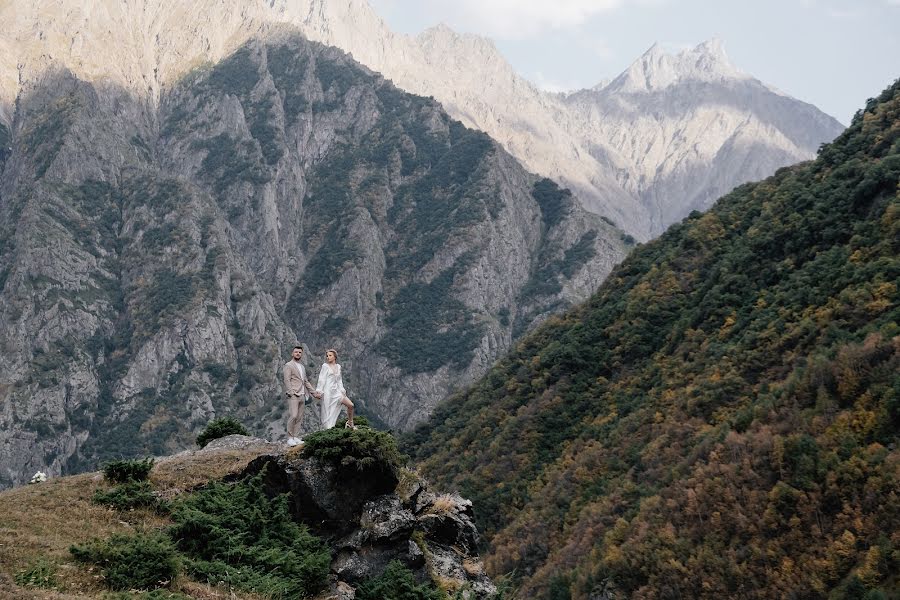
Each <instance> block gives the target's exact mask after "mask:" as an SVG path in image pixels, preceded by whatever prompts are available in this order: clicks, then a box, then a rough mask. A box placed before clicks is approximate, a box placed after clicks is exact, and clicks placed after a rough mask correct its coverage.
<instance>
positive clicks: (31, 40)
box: [0, 0, 842, 240]
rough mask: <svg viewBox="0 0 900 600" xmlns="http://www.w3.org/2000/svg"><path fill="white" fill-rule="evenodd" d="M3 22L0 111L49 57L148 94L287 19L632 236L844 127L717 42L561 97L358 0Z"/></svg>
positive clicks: (90, 9)
mask: <svg viewBox="0 0 900 600" xmlns="http://www.w3.org/2000/svg"><path fill="white" fill-rule="evenodd" d="M0 22H3V23H4V24H8V26H6V27H4V28H3V31H0V57H2V58H3V59H4V60H2V61H0V121H4V120H5V121H6V122H7V123H8V122H9V120H8V118H4V117H8V116H9V115H10V114H11V111H12V107H13V104H14V101H15V98H16V96H17V95H18V94H19V92H20V90H21V89H22V88H23V87H27V85H28V83H29V82H31V81H34V80H36V79H39V78H40V77H42V76H43V73H44V72H45V71H46V70H47V69H48V68H50V67H53V66H64V67H66V68H68V69H70V70H72V71H73V72H74V73H75V74H76V75H77V76H79V77H80V78H82V79H86V80H88V81H97V80H108V81H112V82H114V83H116V84H117V85H121V86H124V87H125V88H127V89H129V90H131V91H132V92H133V93H135V94H137V95H139V96H141V97H146V98H147V99H148V100H149V101H150V102H158V101H159V99H160V97H161V96H162V94H163V93H164V89H165V88H166V86H171V85H172V84H173V83H174V82H175V81H176V80H177V79H178V78H179V77H181V76H182V75H183V74H184V73H186V72H187V71H189V70H190V69H192V68H194V67H196V66H197V65H199V64H202V63H204V62H213V63H215V62H217V61H219V60H220V59H222V58H223V57H225V56H226V55H228V54H230V53H231V52H232V51H233V50H234V49H236V48H237V47H238V46H240V45H241V44H242V43H244V42H245V41H246V40H247V39H249V38H251V37H254V36H259V35H267V34H269V33H271V32H272V31H273V30H278V29H280V28H282V27H287V28H290V29H291V30H294V31H299V32H301V33H302V34H303V35H304V36H306V37H307V38H309V39H311V40H315V41H319V42H322V43H325V44H328V45H332V46H336V47H339V48H342V49H344V50H345V51H347V52H350V53H351V54H352V55H353V57H354V59H356V60H358V61H360V62H361V63H363V64H365V65H366V66H368V67H369V68H371V69H373V70H375V71H378V72H380V73H382V74H384V75H385V77H387V78H389V79H391V80H392V81H393V82H394V83H395V84H396V85H397V86H398V87H400V88H402V89H404V90H407V91H409V92H412V93H415V94H421V95H424V96H433V97H434V98H436V99H437V100H438V101H439V102H441V103H442V105H443V106H444V107H445V109H446V110H447V111H448V112H449V113H450V115H451V116H453V117H454V118H457V119H459V120H460V121H462V123H463V124H465V125H467V126H469V127H473V128H477V129H480V130H482V131H484V132H486V133H488V134H489V135H490V136H491V137H493V138H494V139H496V140H498V141H499V142H500V143H501V144H502V145H503V147H504V148H506V150H507V151H509V152H510V153H511V154H512V155H513V156H515V157H516V158H518V159H519V160H520V161H521V162H522V163H523V164H524V165H525V166H526V167H527V168H528V169H530V170H531V171H533V172H535V173H539V174H541V175H544V176H547V177H551V178H553V179H554V180H555V181H557V182H560V183H561V184H563V185H564V186H566V187H569V188H571V189H573V190H574V191H575V192H576V195H577V196H578V197H579V199H580V200H581V202H582V203H583V204H584V206H586V207H587V208H588V209H589V210H591V211H593V212H596V213H598V214H602V215H605V216H606V217H607V218H609V219H611V220H612V221H614V222H616V223H617V224H619V225H620V226H621V227H622V228H624V229H625V230H626V231H628V232H629V233H631V234H633V235H634V236H635V237H637V238H638V239H640V240H646V239H649V238H651V237H653V236H655V235H658V234H659V233H660V232H661V231H662V230H664V229H665V227H666V226H667V225H669V224H670V223H672V222H675V221H677V220H678V219H680V218H682V217H683V216H685V215H686V214H687V213H688V212H689V211H690V210H692V209H695V208H707V207H708V206H709V204H710V203H711V202H712V201H713V200H714V199H715V198H717V197H718V196H719V195H721V194H722V193H724V192H727V191H729V190H730V189H731V188H733V187H734V186H735V185H737V184H739V183H743V182H745V181H749V180H753V179H757V178H759V177H763V176H766V175H769V174H771V173H772V172H773V171H774V169H775V168H777V167H780V166H784V165H787V164H792V163H794V162H796V161H798V160H805V159H808V158H811V157H812V156H813V155H814V153H815V150H816V148H817V147H818V145H819V144H820V143H822V142H826V141H830V140H831V139H833V138H834V136H836V135H837V134H838V133H839V132H840V130H841V129H842V127H841V126H840V124H839V123H837V122H836V121H835V120H834V119H831V118H830V117H827V116H826V115H824V114H823V113H821V112H820V111H818V110H817V109H815V108H814V107H811V106H809V105H806V104H804V103H802V102H799V101H797V100H794V99H792V98H788V97H786V96H784V95H782V94H778V93H775V92H772V91H771V90H769V89H768V88H766V87H765V86H764V85H762V84H761V83H759V82H758V81H755V80H752V79H751V78H749V77H748V76H747V75H745V74H742V73H740V72H739V71H738V70H737V69H735V68H734V67H733V66H731V65H730V64H729V63H728V62H727V60H726V59H725V57H724V53H723V52H722V50H721V48H720V47H719V46H718V45H717V44H715V43H707V44H702V45H700V46H698V47H697V48H696V49H694V50H692V51H689V52H685V53H682V54H681V55H679V56H676V57H672V56H668V55H666V54H664V53H663V52H661V51H660V50H659V49H658V48H654V49H651V51H650V52H648V53H647V54H646V55H645V56H643V57H641V58H640V59H639V60H638V61H636V62H635V64H634V65H632V66H631V67H630V68H629V69H628V70H627V71H626V72H625V73H623V74H622V75H621V76H620V77H619V78H617V79H616V81H615V82H614V83H613V84H612V85H610V86H607V87H606V88H603V89H602V90H599V91H596V90H594V91H589V90H585V91H583V92H580V93H578V94H576V95H575V96H573V97H571V98H569V99H567V100H566V101H563V100H562V99H561V98H559V97H557V96H556V95H554V94H548V93H544V92H542V91H541V90H539V89H537V88H536V87H535V86H534V85H533V84H531V83H530V82H528V81H527V80H525V79H524V78H522V77H520V76H519V75H517V74H516V73H515V72H514V71H513V69H512V67H511V66H510V65H509V63H507V61H506V60H505V59H504V58H503V56H502V55H501V54H500V53H499V51H498V50H497V49H496V48H495V47H494V45H493V44H492V43H491V42H490V41H489V40H486V39H484V38H481V37H478V36H474V35H468V34H458V33H456V32H454V31H452V30H450V29H449V28H447V27H445V26H438V27H434V28H432V29H429V30H427V31H425V32H423V33H421V34H420V35H418V36H416V37H410V36H406V35H399V34H395V33H393V32H391V31H390V30H389V29H388V28H387V26H386V25H385V24H384V22H382V21H381V19H380V18H379V17H378V16H377V15H376V14H375V13H374V11H373V10H372V9H371V8H370V7H369V5H368V4H367V3H366V2H365V1H364V0H349V1H347V2H331V1H327V0H297V1H291V2H288V1H286V0H273V1H271V2H266V1H264V0H242V2H239V3H229V4H228V5H227V6H222V5H221V4H220V3H217V2H214V1H213V0H202V1H200V2H192V3H185V2H183V1H181V0H162V1H160V2H147V0H125V1H112V0H91V1H90V2H74V1H73V0H63V1H61V2H56V3H52V4H48V3H27V2H22V1H21V0H16V1H11V2H7V3H5V4H2V5H0ZM123 23H125V24H127V26H124V27H123V26H122V24H123ZM35 32H37V35H35ZM110 48H115V52H111V51H110ZM648 86H649V87H648ZM4 104H5V106H4Z"/></svg>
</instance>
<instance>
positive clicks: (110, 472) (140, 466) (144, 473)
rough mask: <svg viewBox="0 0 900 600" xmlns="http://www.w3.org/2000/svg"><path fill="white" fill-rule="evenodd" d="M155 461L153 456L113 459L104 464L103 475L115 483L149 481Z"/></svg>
mask: <svg viewBox="0 0 900 600" xmlns="http://www.w3.org/2000/svg"><path fill="white" fill-rule="evenodd" d="M154 462H155V461H154V459H153V458H152V457H147V458H145V459H142V460H134V459H131V460H128V459H121V460H112V461H110V462H108V463H106V464H105V465H103V469H102V470H103V477H105V478H106V480H107V481H110V482H113V483H129V482H132V481H147V478H148V477H150V471H151V470H153V464H154Z"/></svg>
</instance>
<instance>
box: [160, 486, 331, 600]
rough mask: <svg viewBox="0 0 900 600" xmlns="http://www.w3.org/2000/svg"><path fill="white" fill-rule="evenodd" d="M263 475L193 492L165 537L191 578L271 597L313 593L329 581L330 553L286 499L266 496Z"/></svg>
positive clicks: (177, 510)
mask: <svg viewBox="0 0 900 600" xmlns="http://www.w3.org/2000/svg"><path fill="white" fill-rule="evenodd" d="M264 475H265V473H264V472H262V473H260V474H259V475H257V476H256V477H253V478H251V479H248V480H246V481H243V482H240V483H237V484H225V483H213V484H212V485H210V486H209V487H207V488H205V489H203V490H201V491H199V492H197V493H195V494H192V495H191V496H189V497H188V498H186V499H184V500H183V501H181V502H180V503H179V504H178V505H177V506H176V507H175V509H174V510H173V512H172V520H173V521H174V522H175V525H173V526H172V527H171V529H170V531H169V534H170V535H171V537H172V538H173V539H174V540H175V542H176V544H177V545H178V548H179V549H180V550H181V551H182V552H183V553H184V554H185V556H186V557H187V558H186V564H187V569H188V571H189V572H190V573H191V574H192V575H194V576H195V577H198V578H200V579H205V580H206V581H209V582H210V583H213V584H216V583H218V582H220V581H221V582H224V583H226V584H228V585H231V586H234V587H236V588H239V589H243V590H247V591H251V592H254V593H258V594H261V595H264V596H268V597H272V598H298V597H305V596H309V595H312V594H314V593H315V592H317V591H318V590H319V589H321V588H322V586H323V585H324V584H325V582H326V580H327V577H328V569H329V566H330V564H331V554H330V552H329V551H328V548H327V547H326V546H325V545H324V544H323V543H322V541H321V540H319V539H318V538H316V537H315V536H313V535H312V534H310V533H309V532H308V531H307V529H306V527H305V526H303V525H300V524H298V523H296V522H294V520H293V519H292V518H291V514H290V511H289V509H288V503H287V495H282V496H278V497H276V498H269V497H268V496H266V493H265V490H263V487H262V483H261V482H262V478H263V477H264Z"/></svg>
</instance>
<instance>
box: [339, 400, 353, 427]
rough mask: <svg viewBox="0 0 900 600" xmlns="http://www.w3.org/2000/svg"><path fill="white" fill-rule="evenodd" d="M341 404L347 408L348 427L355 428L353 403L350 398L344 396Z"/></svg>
mask: <svg viewBox="0 0 900 600" xmlns="http://www.w3.org/2000/svg"><path fill="white" fill-rule="evenodd" d="M341 404H343V405H344V406H346V407H347V427H354V425H353V403H352V402H351V401H350V398H348V397H347V396H344V397H343V398H341Z"/></svg>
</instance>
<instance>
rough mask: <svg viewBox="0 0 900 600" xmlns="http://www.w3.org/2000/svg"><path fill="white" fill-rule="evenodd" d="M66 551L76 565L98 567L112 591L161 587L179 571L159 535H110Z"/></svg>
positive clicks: (172, 550)
mask: <svg viewBox="0 0 900 600" xmlns="http://www.w3.org/2000/svg"><path fill="white" fill-rule="evenodd" d="M69 551H70V552H71V553H72V556H74V557H75V559H76V560H78V561H80V562H90V563H94V564H96V565H98V566H99V567H100V569H101V572H102V573H103V578H104V580H105V581H106V584H107V585H108V586H109V587H110V588H112V589H113V590H146V589H154V588H159V587H165V586H167V585H169V583H170V582H171V581H172V580H173V579H174V578H175V576H176V575H177V574H178V571H179V568H180V561H179V557H178V553H177V552H176V550H175V547H174V546H173V545H172V542H171V540H169V538H168V537H166V536H165V535H164V534H162V533H152V534H144V533H138V534H135V535H113V536H111V537H110V538H109V539H106V540H97V539H95V540H92V541H90V542H88V543H86V544H83V545H81V544H76V545H73V546H71V547H70V548H69Z"/></svg>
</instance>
